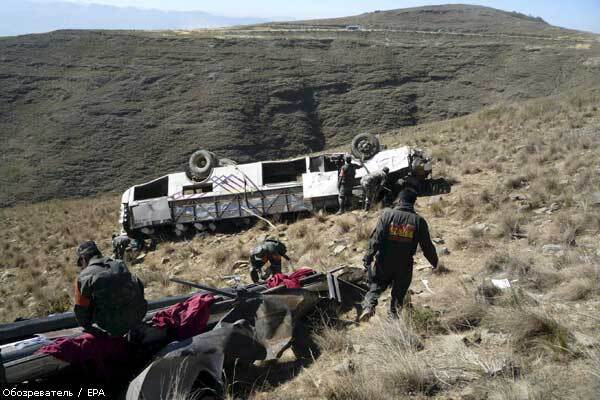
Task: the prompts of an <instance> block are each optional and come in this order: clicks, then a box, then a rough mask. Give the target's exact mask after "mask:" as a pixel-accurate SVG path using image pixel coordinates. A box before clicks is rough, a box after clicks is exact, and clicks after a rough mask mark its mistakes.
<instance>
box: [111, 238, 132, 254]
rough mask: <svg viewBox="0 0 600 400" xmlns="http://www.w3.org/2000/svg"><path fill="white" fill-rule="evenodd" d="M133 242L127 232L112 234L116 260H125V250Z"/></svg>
mask: <svg viewBox="0 0 600 400" xmlns="http://www.w3.org/2000/svg"><path fill="white" fill-rule="evenodd" d="M130 243H131V239H130V238H129V236H127V234H124V233H122V234H120V235H118V236H117V235H113V236H112V247H113V257H114V258H115V259H116V260H124V259H125V258H124V257H125V251H126V250H127V247H128V246H129V244H130Z"/></svg>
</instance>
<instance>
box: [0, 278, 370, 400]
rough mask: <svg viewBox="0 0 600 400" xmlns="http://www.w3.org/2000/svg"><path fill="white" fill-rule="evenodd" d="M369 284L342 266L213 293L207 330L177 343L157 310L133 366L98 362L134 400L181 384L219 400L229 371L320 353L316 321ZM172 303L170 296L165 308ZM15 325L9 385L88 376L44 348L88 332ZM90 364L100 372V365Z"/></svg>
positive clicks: (5, 335)
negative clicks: (286, 355) (313, 334)
mask: <svg viewBox="0 0 600 400" xmlns="http://www.w3.org/2000/svg"><path fill="white" fill-rule="evenodd" d="M363 279H364V273H363V271H362V269H360V268H351V267H342V268H337V269H335V270H331V271H329V272H328V273H318V272H315V271H308V274H306V275H305V276H304V277H302V278H300V279H299V280H298V285H299V286H300V287H299V288H287V287H286V286H284V285H279V286H275V287H268V285H265V284H250V285H246V286H240V287H236V288H224V289H218V290H214V289H213V292H214V296H213V299H212V300H211V302H210V305H209V306H208V307H207V308H205V309H204V310H205V311H206V312H207V315H206V319H205V324H204V328H203V329H202V331H201V332H198V333H196V334H194V335H193V336H189V337H185V338H179V337H177V335H176V334H175V333H174V331H173V330H172V329H171V328H167V329H165V328H162V327H157V326H156V325H153V324H151V322H154V317H155V316H156V315H157V313H160V312H164V310H165V309H164V308H163V309H157V310H153V311H151V312H149V313H148V314H147V316H146V319H145V321H146V323H145V327H146V328H145V329H144V330H143V331H142V332H143V335H141V337H139V338H138V339H137V340H136V342H135V343H136V349H135V351H133V352H131V353H129V354H127V355H126V356H125V357H124V359H125V360H128V359H130V358H131V360H130V361H131V363H127V364H128V365H115V363H114V362H113V363H108V364H107V363H106V362H105V360H104V361H101V362H100V364H104V365H102V366H103V367H104V368H105V369H106V368H108V369H109V370H112V369H115V371H111V372H112V373H113V375H114V376H113V377H111V380H109V381H108V382H109V384H110V386H111V390H112V389H114V390H115V393H119V394H120V395H123V394H124V393H125V392H126V393H127V395H126V399H128V400H137V399H145V400H152V399H157V400H158V399H163V398H169V396H168V395H169V393H168V391H169V390H171V389H172V388H173V386H174V384H175V383H176V384H177V388H178V393H179V394H186V393H190V392H195V393H199V392H198V391H200V392H201V393H205V394H207V395H211V394H212V395H215V394H216V395H217V396H218V395H219V393H222V391H223V389H224V380H223V373H224V372H223V371H224V369H225V370H226V369H227V368H232V367H233V368H234V369H235V368H236V366H240V365H251V364H253V362H254V361H257V360H276V359H278V358H280V357H281V355H282V354H283V352H284V351H285V350H286V349H288V348H291V349H292V351H293V353H294V354H295V355H296V358H297V359H307V360H308V359H312V357H314V356H316V351H317V350H316V349H314V348H312V346H313V345H314V343H311V342H310V340H309V339H310V334H309V332H310V328H309V326H310V324H311V321H312V320H313V318H312V317H311V316H312V315H315V314H316V315H323V313H324V312H326V313H330V315H331V316H333V315H334V314H335V313H337V312H345V311H347V310H349V309H352V307H353V306H354V304H355V303H356V301H358V300H359V299H360V298H361V297H362V294H363V290H364V285H363ZM219 293H221V295H219ZM206 295H207V292H206V291H202V292H196V293H194V294H191V295H188V296H186V297H185V299H186V300H190V298H191V297H192V296H206ZM186 300H184V301H186ZM171 302H172V301H171V299H168V300H167V303H166V304H170V303H171ZM187 315H188V316H189V314H187ZM14 324H19V325H22V322H20V323H19V322H18V323H13V324H7V325H3V326H0V335H1V337H2V339H3V343H4V344H3V345H2V346H1V350H2V356H3V358H4V360H3V364H2V365H3V369H4V370H5V376H4V379H5V381H4V383H5V384H10V385H14V384H26V383H27V382H29V383H35V382H38V383H49V384H52V383H57V382H81V381H80V379H86V378H88V379H89V376H87V377H86V376H85V375H82V370H86V369H88V368H87V367H89V366H87V365H83V366H82V365H79V364H77V365H75V364H71V363H69V362H67V361H66V360H65V359H63V358H61V357H59V356H57V355H53V354H50V353H48V352H43V351H40V350H41V348H42V349H43V347H44V346H47V345H48V344H49V343H50V344H52V343H54V341H56V340H61V339H70V338H73V339H75V338H78V337H80V336H81V335H82V330H81V328H77V327H75V326H74V325H73V324H72V321H69V320H65V321H63V323H62V325H60V324H56V323H55V324H54V325H53V326H52V328H53V329H56V330H54V331H50V332H48V331H46V329H49V326H48V325H47V324H45V323H44V319H43V318H42V319H39V320H31V321H30V323H29V326H30V327H32V328H33V330H32V331H31V335H30V336H29V338H28V339H25V340H16V341H13V340H12V339H11V338H14V337H19V338H23V337H24V331H22V330H15V329H14V326H13V325H14ZM36 326H37V327H38V328H39V329H35V328H36ZM77 359H79V357H77ZM88 363H89V361H88ZM123 364H124V363H123ZM232 364H233V365H232ZM91 367H92V368H91V370H92V371H95V369H94V367H96V366H94V365H92V366H91ZM238 369H239V367H238ZM243 369H247V368H243ZM236 371H238V370H237V369H236ZM98 376H99V375H98V374H94V376H93V377H92V381H91V382H90V383H98V384H106V380H104V381H103V380H102V379H99V378H97V377H98ZM171 394H173V393H171ZM199 398H201V397H199Z"/></svg>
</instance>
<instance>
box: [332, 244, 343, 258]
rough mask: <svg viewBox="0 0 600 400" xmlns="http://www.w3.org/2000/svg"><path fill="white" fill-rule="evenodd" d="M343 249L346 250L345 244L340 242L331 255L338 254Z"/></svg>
mask: <svg viewBox="0 0 600 400" xmlns="http://www.w3.org/2000/svg"><path fill="white" fill-rule="evenodd" d="M344 250H346V246H344V245H343V244H340V245H338V246H336V247H335V248H334V249H333V255H334V256H337V255H340V254H341V253H342V252H343V251H344Z"/></svg>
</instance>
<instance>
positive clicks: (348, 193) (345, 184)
mask: <svg viewBox="0 0 600 400" xmlns="http://www.w3.org/2000/svg"><path fill="white" fill-rule="evenodd" d="M359 168H361V166H360V165H357V164H353V163H352V156H351V155H350V154H346V155H345V156H344V165H342V167H341V168H340V170H339V171H338V190H339V195H338V203H339V205H340V208H339V209H338V212H337V214H342V213H344V212H345V211H346V210H347V209H348V208H350V206H351V205H352V188H354V183H355V182H354V178H355V177H356V170H357V169H359Z"/></svg>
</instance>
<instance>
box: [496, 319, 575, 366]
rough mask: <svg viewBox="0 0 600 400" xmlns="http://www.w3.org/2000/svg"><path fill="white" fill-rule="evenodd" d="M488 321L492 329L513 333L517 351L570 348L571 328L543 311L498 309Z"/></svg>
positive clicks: (567, 350) (557, 351)
mask: <svg viewBox="0 0 600 400" xmlns="http://www.w3.org/2000/svg"><path fill="white" fill-rule="evenodd" d="M487 321H488V323H489V324H490V326H492V327H493V328H495V329H499V330H501V331H504V332H506V333H507V334H509V335H510V338H511V343H512V345H513V347H514V348H515V350H517V351H520V352H522V353H526V354H528V355H530V356H531V355H533V354H540V353H552V354H567V353H570V351H571V341H572V338H571V334H570V332H569V329H568V328H566V327H565V326H563V325H562V324H560V323H559V322H558V321H556V319H554V318H553V317H552V316H550V315H549V314H548V313H546V312H544V311H543V310H540V309H533V308H505V309H496V310H494V311H493V312H492V313H491V314H490V319H489V320H487Z"/></svg>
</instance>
